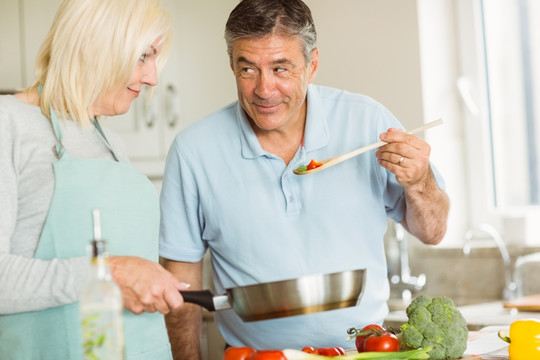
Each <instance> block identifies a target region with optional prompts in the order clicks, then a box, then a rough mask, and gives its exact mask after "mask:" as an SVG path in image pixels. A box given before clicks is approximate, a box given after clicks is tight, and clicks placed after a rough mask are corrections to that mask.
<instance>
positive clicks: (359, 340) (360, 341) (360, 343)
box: [356, 324, 385, 353]
mask: <svg viewBox="0 0 540 360" xmlns="http://www.w3.org/2000/svg"><path fill="white" fill-rule="evenodd" d="M370 330H372V331H374V332H380V333H384V332H385V331H384V329H383V328H382V327H380V326H379V325H375V324H372V325H367V326H366V327H364V328H363V329H362V331H361V332H368V331H370ZM370 335H371V334H366V335H359V336H357V337H356V350H358V352H359V353H361V352H364V351H366V350H364V343H365V341H366V339H367V338H368V336H370Z"/></svg>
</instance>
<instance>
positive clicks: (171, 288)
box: [109, 256, 190, 314]
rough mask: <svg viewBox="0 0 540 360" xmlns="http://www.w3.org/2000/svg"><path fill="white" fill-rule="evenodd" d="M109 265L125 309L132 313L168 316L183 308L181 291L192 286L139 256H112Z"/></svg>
mask: <svg viewBox="0 0 540 360" xmlns="http://www.w3.org/2000/svg"><path fill="white" fill-rule="evenodd" d="M109 264H110V268H111V275H112V277H113V279H114V281H115V282H116V283H117V284H118V286H119V287H120V290H121V291H122V297H123V300H124V306H125V307H126V308H127V309H128V310H130V311H131V312H133V313H135V314H141V313H143V312H149V313H153V312H156V311H159V312H160V313H162V314H168V313H169V312H170V311H173V310H176V309H178V308H180V307H181V306H182V305H183V303H184V299H182V295H180V293H179V290H186V289H188V288H189V286H190V285H189V284H185V283H182V282H180V281H178V280H177V279H176V278H175V277H174V276H173V275H172V274H171V273H170V272H168V271H167V270H165V269H164V268H163V267H162V266H161V265H160V264H158V263H155V262H153V261H150V260H146V259H143V258H140V257H136V256H110V257H109Z"/></svg>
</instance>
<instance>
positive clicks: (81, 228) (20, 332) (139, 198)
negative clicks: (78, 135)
mask: <svg viewBox="0 0 540 360" xmlns="http://www.w3.org/2000/svg"><path fill="white" fill-rule="evenodd" d="M51 122H52V124H53V129H54V132H55V135H56V137H57V139H58V142H57V145H56V152H57V154H58V158H59V160H58V161H56V162H55V163H54V175H55V188H54V194H53V198H52V202H51V206H50V208H49V213H48V216H47V220H46V222H45V226H44V228H43V231H42V233H41V237H40V239H39V244H38V248H37V251H36V254H35V258H37V259H43V260H51V259H55V258H60V259H67V258H71V257H79V256H86V246H87V244H88V243H89V241H90V240H91V239H92V237H93V233H92V229H93V228H92V210H93V209H99V210H100V211H101V226H102V234H103V238H104V239H106V240H107V246H108V250H109V253H110V254H112V255H129V256H139V257H142V258H146V259H149V260H152V261H157V260H158V244H157V241H158V232H159V204H158V196H157V192H156V190H155V188H154V186H153V185H152V183H151V182H150V181H149V180H148V179H147V178H146V177H145V176H144V175H142V174H141V173H140V172H139V171H137V170H136V169H135V168H134V167H133V166H132V165H130V164H129V163H127V162H122V161H119V160H118V157H117V156H116V153H115V152H114V150H113V149H112V148H111V147H110V146H109V148H110V150H111V152H112V154H113V156H114V158H115V159H116V161H111V160H106V159H74V158H71V157H70V156H69V153H68V151H67V150H66V149H65V148H64V147H63V145H62V131H61V129H60V126H59V120H58V117H57V116H56V114H55V113H54V111H52V109H51ZM94 125H95V126H96V128H97V129H98V130H99V132H100V133H101V135H102V136H103V138H104V140H105V141H106V138H105V135H104V134H103V131H102V130H101V128H100V126H99V124H98V123H97V121H95V122H94ZM78 305H79V304H78V302H77V303H73V304H69V305H63V306H58V307H54V308H50V309H46V310H42V311H34V312H26V313H19V314H12V315H0V359H9V360H19V359H20V360H23V359H24V360H29V359H32V360H34V359H51V360H53V359H54V360H63V359H66V360H71V359H82V347H81V340H80V329H79V308H78ZM124 332H125V345H126V350H125V353H126V357H125V358H126V359H129V360H135V359H136V360H139V359H148V360H156V359H172V356H171V351H170V345H169V340H168V337H167V331H166V328H165V321H164V318H163V315H161V314H159V313H153V314H150V313H144V314H142V315H135V314H133V313H131V312H129V311H127V310H124Z"/></svg>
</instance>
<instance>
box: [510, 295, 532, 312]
mask: <svg viewBox="0 0 540 360" xmlns="http://www.w3.org/2000/svg"><path fill="white" fill-rule="evenodd" d="M503 306H504V307H505V308H507V309H518V310H519V311H540V294H538V295H529V296H524V297H522V298H519V299H515V300H511V301H505V302H504V303H503Z"/></svg>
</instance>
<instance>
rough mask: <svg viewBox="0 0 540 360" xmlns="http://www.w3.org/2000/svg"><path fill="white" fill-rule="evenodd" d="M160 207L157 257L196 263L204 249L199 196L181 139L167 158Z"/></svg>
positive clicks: (178, 137)
mask: <svg viewBox="0 0 540 360" xmlns="http://www.w3.org/2000/svg"><path fill="white" fill-rule="evenodd" d="M160 206H161V224H160V239H159V252H160V256H161V257H164V258H166V259H170V260H175V261H186V262H197V261H199V260H200V259H201V258H202V257H203V255H204V252H205V250H206V246H205V244H204V242H203V240H202V220H201V217H200V205H199V194H198V188H197V182H196V181H195V178H194V176H193V171H192V170H191V167H190V164H189V161H188V160H187V157H186V156H185V153H184V152H183V149H182V146H181V140H180V136H177V137H176V139H175V141H174V142H173V144H172V145H171V148H170V150H169V154H168V155H167V161H166V165H165V173H164V177H163V185H162V189H161V195H160Z"/></svg>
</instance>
